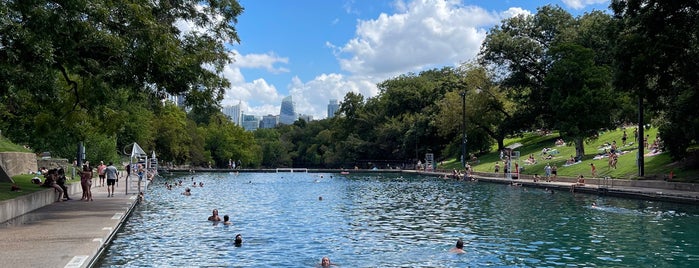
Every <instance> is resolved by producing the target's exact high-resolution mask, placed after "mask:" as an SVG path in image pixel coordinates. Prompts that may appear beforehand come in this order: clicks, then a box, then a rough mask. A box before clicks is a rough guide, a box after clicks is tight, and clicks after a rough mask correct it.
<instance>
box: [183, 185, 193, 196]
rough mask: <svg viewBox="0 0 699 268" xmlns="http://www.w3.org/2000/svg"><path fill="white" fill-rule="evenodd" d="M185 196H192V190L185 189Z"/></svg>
mask: <svg viewBox="0 0 699 268" xmlns="http://www.w3.org/2000/svg"><path fill="white" fill-rule="evenodd" d="M182 194H183V195H192V190H190V189H189V187H187V188H185V189H184V192H182Z"/></svg>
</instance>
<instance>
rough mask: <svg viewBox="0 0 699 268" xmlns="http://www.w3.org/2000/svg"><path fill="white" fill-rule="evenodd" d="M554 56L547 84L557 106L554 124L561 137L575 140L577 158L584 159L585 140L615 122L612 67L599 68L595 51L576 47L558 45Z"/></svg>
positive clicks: (552, 53) (553, 103)
mask: <svg viewBox="0 0 699 268" xmlns="http://www.w3.org/2000/svg"><path fill="white" fill-rule="evenodd" d="M551 55H552V56H553V58H554V59H555V61H554V64H553V66H552V67H551V70H550V72H549V74H548V76H547V77H546V84H547V87H548V88H550V89H551V99H550V102H551V103H552V105H553V106H555V107H554V109H552V110H553V111H554V119H553V120H554V124H553V125H554V126H555V127H556V129H558V130H559V131H560V132H561V136H563V137H566V138H570V139H573V140H574V141H575V151H576V155H577V157H578V158H579V159H582V157H583V156H584V155H585V149H584V143H583V142H584V140H585V139H586V138H589V137H595V136H596V135H597V133H598V131H599V130H600V129H605V128H610V127H612V126H613V123H614V122H613V121H612V117H611V113H612V110H613V109H614V108H613V107H614V105H615V99H616V98H615V97H614V94H613V91H612V89H611V75H610V73H611V72H610V68H609V67H606V66H598V65H596V64H595V53H594V51H593V50H592V49H589V48H585V47H583V46H581V45H577V44H569V43H563V44H559V45H556V46H555V47H553V48H552V49H551Z"/></svg>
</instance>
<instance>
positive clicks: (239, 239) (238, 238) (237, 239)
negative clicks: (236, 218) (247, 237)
mask: <svg viewBox="0 0 699 268" xmlns="http://www.w3.org/2000/svg"><path fill="white" fill-rule="evenodd" d="M233 244H234V245H235V246H236V247H240V246H242V245H243V236H242V235H240V234H237V235H235V242H233Z"/></svg>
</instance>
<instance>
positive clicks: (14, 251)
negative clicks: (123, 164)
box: [0, 179, 138, 267]
mask: <svg viewBox="0 0 699 268" xmlns="http://www.w3.org/2000/svg"><path fill="white" fill-rule="evenodd" d="M98 180H99V179H93V181H98ZM93 185H94V184H93ZM76 188H77V189H80V187H76ZM47 191H49V194H54V193H51V191H52V190H47ZM125 191H126V183H125V180H124V179H121V180H119V185H118V187H116V188H115V194H114V197H107V187H106V183H105V186H104V187H94V186H93V187H92V195H93V199H94V201H92V202H85V201H80V197H81V195H82V193H81V192H80V191H77V192H70V197H71V198H72V199H73V200H69V201H64V202H58V203H52V204H49V205H47V206H44V207H41V208H39V209H36V210H34V211H31V212H29V213H27V214H24V215H22V216H19V217H16V218H14V219H12V220H9V221H7V222H5V223H2V224H1V225H0V260H2V261H1V263H0V266H3V267H88V266H89V265H90V264H91V263H92V262H93V261H96V259H97V257H98V256H99V255H100V254H101V251H103V250H104V249H105V247H106V246H107V245H109V243H110V241H111V239H112V238H113V236H114V234H116V232H117V230H118V229H119V228H120V227H121V224H123V222H124V221H125V220H126V218H127V216H128V215H129V214H130V212H131V211H132V209H133V208H134V206H135V205H136V204H137V197H138V195H137V194H136V193H135V192H133V193H129V194H128V195H127V194H126V193H125ZM53 196H55V194H54V195H53Z"/></svg>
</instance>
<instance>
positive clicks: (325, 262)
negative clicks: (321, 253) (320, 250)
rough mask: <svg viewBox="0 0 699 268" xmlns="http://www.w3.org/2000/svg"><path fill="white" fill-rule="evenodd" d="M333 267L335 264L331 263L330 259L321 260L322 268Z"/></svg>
mask: <svg viewBox="0 0 699 268" xmlns="http://www.w3.org/2000/svg"><path fill="white" fill-rule="evenodd" d="M331 265H333V264H332V263H331V262H330V258H328V257H323V258H322V259H320V267H323V268H326V267H330V266H331Z"/></svg>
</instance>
